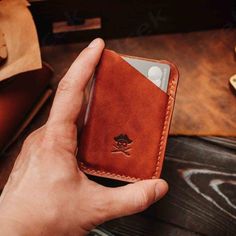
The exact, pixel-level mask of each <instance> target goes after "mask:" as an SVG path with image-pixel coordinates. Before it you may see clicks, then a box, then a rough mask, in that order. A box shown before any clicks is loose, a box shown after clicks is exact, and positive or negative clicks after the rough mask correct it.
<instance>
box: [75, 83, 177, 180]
mask: <svg viewBox="0 0 236 236" xmlns="http://www.w3.org/2000/svg"><path fill="white" fill-rule="evenodd" d="M168 90H169V91H170V93H169V98H168V102H167V108H166V114H165V119H164V127H163V129H162V134H161V138H160V143H159V153H158V156H157V162H156V165H155V167H156V168H155V172H154V174H153V175H152V177H151V178H153V177H155V176H156V175H157V174H158V171H159V167H160V158H161V154H162V151H163V144H164V135H165V132H166V128H167V125H168V119H169V115H170V107H171V105H172V101H173V100H172V99H173V98H174V97H173V94H174V90H175V87H174V80H172V81H171V84H170V87H169V89H168ZM172 93H173V94H172ZM80 165H81V167H82V169H84V170H87V171H88V172H89V173H90V174H93V173H95V174H98V175H105V176H107V177H117V178H120V179H126V180H133V181H134V180H136V181H138V180H143V179H142V178H137V177H131V176H128V175H119V174H115V173H111V172H108V171H102V170H95V169H91V168H88V167H86V165H85V164H84V163H83V162H81V161H80Z"/></svg>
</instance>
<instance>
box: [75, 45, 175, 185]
mask: <svg viewBox="0 0 236 236" xmlns="http://www.w3.org/2000/svg"><path fill="white" fill-rule="evenodd" d="M126 57H127V56H126ZM128 57H129V56H128ZM133 58H134V57H133ZM142 60H148V61H155V62H159V63H160V62H161V63H166V64H168V65H170V68H171V70H170V78H169V83H168V89H167V93H165V92H163V91H162V90H161V89H160V88H159V87H157V86H156V85H155V84H154V83H152V82H151V81H149V80H148V79H147V78H146V77H145V76H144V75H142V74H141V73H140V72H139V71H137V70H136V69H135V68H133V67H132V66H131V65H130V64H128V63H127V62H126V61H125V60H124V59H123V58H122V57H121V56H120V55H119V54H117V53H115V52H114V51H110V50H106V49H105V50H104V52H103V55H102V57H101V60H100V62H99V65H98V67H97V69H96V71H95V78H96V79H95V83H94V86H93V89H92V90H93V91H92V92H91V94H92V99H91V103H90V104H89V108H88V110H87V111H89V112H88V114H87V115H86V117H85V121H84V126H83V128H82V132H81V136H80V141H79V148H78V159H79V160H78V162H79V166H80V169H81V170H82V171H84V172H85V173H87V174H91V175H95V176H100V177H107V178H112V179H117V180H122V181H127V182H134V181H138V180H142V179H151V178H159V176H160V173H161V168H162V164H163V159H164V153H165V147H166V141H167V137H168V131H169V127H170V121H171V116H172V112H173V107H174V101H175V94H176V88H177V83H178V70H177V68H176V66H175V65H173V64H172V63H170V62H168V61H157V60H150V59H144V58H142Z"/></svg>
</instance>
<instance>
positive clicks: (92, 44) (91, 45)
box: [88, 38, 100, 48]
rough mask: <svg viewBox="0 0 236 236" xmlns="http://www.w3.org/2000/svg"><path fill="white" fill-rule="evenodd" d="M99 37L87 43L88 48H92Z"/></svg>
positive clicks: (96, 43)
mask: <svg viewBox="0 0 236 236" xmlns="http://www.w3.org/2000/svg"><path fill="white" fill-rule="evenodd" d="M99 40H100V39H99V38H97V39H94V40H93V41H92V42H91V43H90V44H89V45H88V48H94V47H96V46H97V45H98V42H99Z"/></svg>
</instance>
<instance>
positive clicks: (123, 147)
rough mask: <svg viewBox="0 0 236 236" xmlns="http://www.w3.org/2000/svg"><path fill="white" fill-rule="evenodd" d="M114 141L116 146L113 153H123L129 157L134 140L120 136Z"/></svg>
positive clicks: (125, 135)
mask: <svg viewBox="0 0 236 236" xmlns="http://www.w3.org/2000/svg"><path fill="white" fill-rule="evenodd" d="M114 140H115V144H114V145H113V147H114V148H115V149H113V150H112V152H122V153H123V154H125V155H127V156H129V155H130V153H129V150H130V144H131V143H132V140H131V139H130V138H129V137H128V135H127V134H120V135H118V136H116V137H114Z"/></svg>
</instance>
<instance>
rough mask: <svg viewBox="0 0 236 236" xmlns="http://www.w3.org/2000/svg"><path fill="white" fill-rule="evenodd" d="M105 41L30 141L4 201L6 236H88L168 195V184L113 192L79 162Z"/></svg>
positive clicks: (1, 217) (77, 70)
mask: <svg viewBox="0 0 236 236" xmlns="http://www.w3.org/2000/svg"><path fill="white" fill-rule="evenodd" d="M103 48H104V42H103V40H101V39H95V40H94V41H92V43H91V44H90V45H89V46H88V47H87V48H85V49H84V50H83V51H82V52H81V53H80V55H79V56H78V58H77V59H76V60H75V61H74V63H73V64H72V65H71V67H70V69H69V70H68V72H67V73H66V75H65V76H64V77H63V78H62V80H61V81H60V83H59V86H58V89H57V92H56V96H55V99H54V102H53V105H52V108H51V112H50V116H49V119H48V121H47V122H46V124H45V125H44V126H43V127H41V128H40V129H38V130H36V131H34V132H33V133H32V134H30V135H29V137H28V138H27V139H26V140H25V142H24V144H23V147H22V150H21V152H20V154H19V156H18V157H17V160H16V162H15V165H14V167H13V170H12V172H11V174H10V177H9V179H8V182H7V184H6V186H5V188H4V190H3V192H2V195H1V197H0V231H1V235H8V236H9V235H24V236H27V235H31V236H32V235H50V236H51V235H86V234H87V233H88V232H89V231H90V230H91V229H93V228H94V227H95V226H96V225H99V224H101V223H103V222H104V221H107V220H110V219H113V218H117V217H121V216H126V215H130V214H134V213H137V212H140V211H143V210H144V209H146V208H147V207H148V206H150V205H151V204H152V203H154V202H155V201H157V200H159V199H160V198H161V197H163V196H164V195H165V193H166V192H167V190H168V185H167V183H166V182H165V181H164V180H161V179H155V180H154V179H153V180H145V181H139V182H136V183H132V184H128V185H126V186H123V187H117V188H108V187H104V186H101V185H99V184H97V183H95V182H93V181H91V180H89V179H88V178H87V177H86V176H85V175H84V174H83V173H82V172H81V171H80V170H79V168H78V165H77V161H76V156H75V153H76V149H77V125H76V122H77V119H78V115H79V111H80V108H81V104H82V100H83V91H84V88H85V86H86V84H87V82H88V80H89V79H90V78H91V76H92V74H93V71H94V69H95V67H96V65H97V63H98V62H99V59H100V57H101V54H102V51H103Z"/></svg>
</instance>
